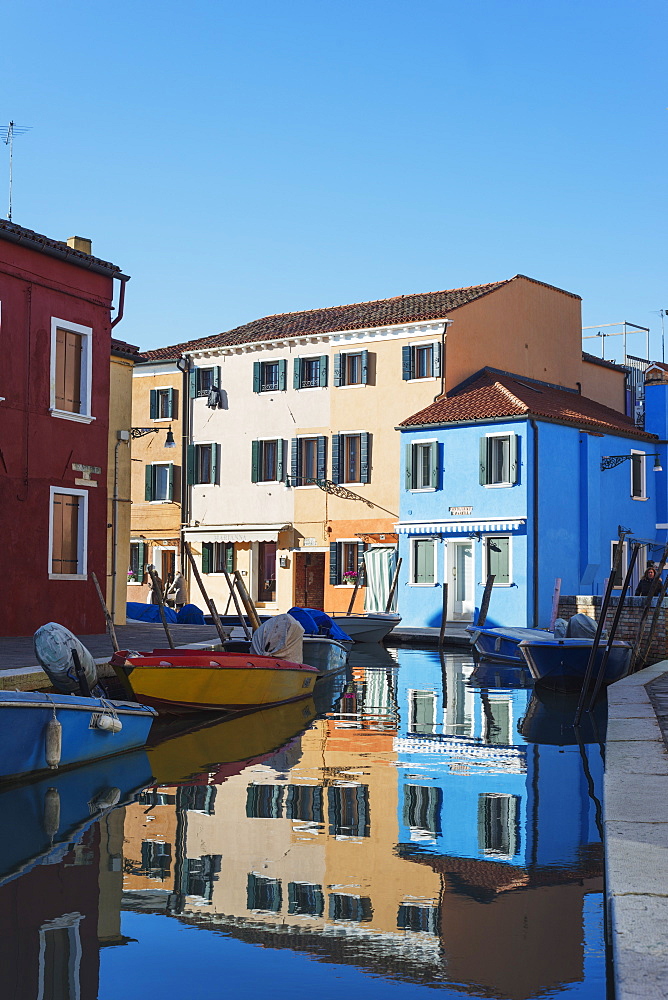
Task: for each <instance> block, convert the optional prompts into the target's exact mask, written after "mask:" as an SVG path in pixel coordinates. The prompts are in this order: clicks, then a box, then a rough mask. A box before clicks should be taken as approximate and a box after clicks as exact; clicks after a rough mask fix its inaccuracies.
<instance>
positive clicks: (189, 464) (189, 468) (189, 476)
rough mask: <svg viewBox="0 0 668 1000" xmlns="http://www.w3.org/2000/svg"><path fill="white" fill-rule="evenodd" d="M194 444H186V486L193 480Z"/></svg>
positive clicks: (190, 484) (191, 483)
mask: <svg viewBox="0 0 668 1000" xmlns="http://www.w3.org/2000/svg"><path fill="white" fill-rule="evenodd" d="M195 448H196V445H194V444H189V445H188V454H187V456H186V483H187V484H188V486H192V485H193V483H194V482H195V457H196V452H195Z"/></svg>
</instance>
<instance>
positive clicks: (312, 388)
mask: <svg viewBox="0 0 668 1000" xmlns="http://www.w3.org/2000/svg"><path fill="white" fill-rule="evenodd" d="M327 388H328V387H327V386H326V385H300V386H298V387H297V388H296V389H295V392H316V391H317V390H318V389H327Z"/></svg>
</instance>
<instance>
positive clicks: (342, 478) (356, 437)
mask: <svg viewBox="0 0 668 1000" xmlns="http://www.w3.org/2000/svg"><path fill="white" fill-rule="evenodd" d="M370 441H371V435H370V434H367V433H366V432H364V431H356V432H353V433H350V434H335V435H334V436H333V437H332V479H333V480H334V482H335V483H368V482H369V479H370V476H369V443H370Z"/></svg>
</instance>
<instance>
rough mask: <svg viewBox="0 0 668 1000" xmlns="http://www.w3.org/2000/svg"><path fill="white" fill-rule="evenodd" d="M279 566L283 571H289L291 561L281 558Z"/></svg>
mask: <svg viewBox="0 0 668 1000" xmlns="http://www.w3.org/2000/svg"><path fill="white" fill-rule="evenodd" d="M278 565H279V566H280V567H281V569H287V568H288V566H289V565H290V561H289V559H288V557H287V556H279V559H278Z"/></svg>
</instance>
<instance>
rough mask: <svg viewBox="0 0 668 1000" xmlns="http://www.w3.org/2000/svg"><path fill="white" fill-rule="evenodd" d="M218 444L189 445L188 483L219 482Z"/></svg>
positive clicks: (211, 483)
mask: <svg viewBox="0 0 668 1000" xmlns="http://www.w3.org/2000/svg"><path fill="white" fill-rule="evenodd" d="M218 448H219V445H217V444H191V445H188V483H190V484H191V485H195V486H197V485H203V484H207V485H214V484H216V483H217V482H218Z"/></svg>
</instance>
